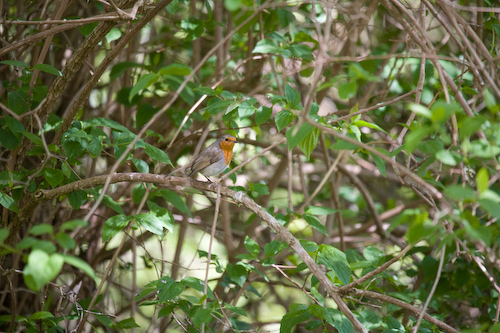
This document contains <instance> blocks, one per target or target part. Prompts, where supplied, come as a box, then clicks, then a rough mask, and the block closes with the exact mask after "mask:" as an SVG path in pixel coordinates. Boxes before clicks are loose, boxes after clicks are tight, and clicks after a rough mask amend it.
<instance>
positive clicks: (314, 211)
mask: <svg viewBox="0 0 500 333" xmlns="http://www.w3.org/2000/svg"><path fill="white" fill-rule="evenodd" d="M337 211H338V210H337V209H333V208H330V207H323V206H309V207H307V208H306V210H305V212H306V213H307V214H311V215H330V214H333V213H336V212H337Z"/></svg>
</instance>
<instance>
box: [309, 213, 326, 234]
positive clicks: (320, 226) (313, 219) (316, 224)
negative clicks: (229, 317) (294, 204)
mask: <svg viewBox="0 0 500 333" xmlns="http://www.w3.org/2000/svg"><path fill="white" fill-rule="evenodd" d="M303 218H304V220H306V222H307V224H309V225H310V226H311V227H313V228H314V229H316V230H317V231H319V232H321V233H322V234H323V235H325V236H328V233H327V232H326V227H325V226H324V225H323V224H321V222H320V221H319V219H318V218H317V217H316V216H313V215H309V214H304V215H303Z"/></svg>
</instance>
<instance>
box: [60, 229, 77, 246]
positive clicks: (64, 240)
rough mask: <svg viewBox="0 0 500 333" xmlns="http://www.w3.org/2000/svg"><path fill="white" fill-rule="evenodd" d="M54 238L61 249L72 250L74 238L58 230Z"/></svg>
mask: <svg viewBox="0 0 500 333" xmlns="http://www.w3.org/2000/svg"><path fill="white" fill-rule="evenodd" d="M55 239H56V240H57V243H59V245H61V247H62V248H63V249H66V250H73V249H74V248H75V247H76V241H75V239H74V238H73V237H71V236H70V235H69V234H67V233H65V232H58V233H57V234H56V235H55Z"/></svg>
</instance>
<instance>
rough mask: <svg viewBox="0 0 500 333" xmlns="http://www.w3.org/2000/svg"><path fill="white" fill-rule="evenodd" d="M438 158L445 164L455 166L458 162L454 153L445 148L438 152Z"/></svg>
mask: <svg viewBox="0 0 500 333" xmlns="http://www.w3.org/2000/svg"><path fill="white" fill-rule="evenodd" d="M436 159H438V160H439V161H441V162H443V164H446V165H451V166H455V165H457V164H458V162H457V160H456V159H455V157H454V156H453V154H452V153H451V152H449V151H448V150H445V149H442V150H440V151H438V152H436Z"/></svg>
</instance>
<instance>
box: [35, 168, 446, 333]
mask: <svg viewBox="0 0 500 333" xmlns="http://www.w3.org/2000/svg"><path fill="white" fill-rule="evenodd" d="M107 180H109V182H110V184H114V183H119V182H147V183H152V184H155V185H160V186H177V187H181V188H182V187H192V188H195V189H198V190H203V191H208V192H213V193H217V185H216V184H215V183H209V182H202V181H198V180H194V179H191V178H181V177H171V176H164V175H156V174H147V173H115V174H111V175H101V176H97V177H92V178H89V179H83V180H79V181H76V182H74V183H70V184H67V185H63V186H60V187H57V188H54V189H51V190H39V191H38V192H36V193H35V197H36V199H35V201H36V204H38V203H40V202H42V201H46V200H51V199H54V198H57V197H60V196H64V195H67V194H69V193H72V192H74V191H77V190H84V189H88V188H93V187H96V186H101V185H104V184H105V183H106V181H107ZM220 195H221V196H225V197H228V198H231V199H233V200H234V201H235V202H236V203H238V204H241V205H243V206H244V207H246V208H247V209H248V210H250V211H252V212H253V213H255V214H256V215H257V216H259V217H260V218H261V219H262V220H264V222H266V223H267V225H268V226H269V227H271V229H273V230H274V231H275V232H276V233H277V234H279V235H280V236H281V238H282V239H283V240H284V241H286V242H287V244H288V245H289V246H290V247H291V248H292V249H293V250H294V251H295V253H297V255H298V256H299V257H300V258H301V259H302V261H303V262H304V263H305V264H306V265H307V267H308V268H309V269H310V271H311V272H312V273H313V274H314V275H315V276H316V278H317V279H318V281H319V282H320V283H321V285H322V286H323V287H324V288H325V289H326V291H327V292H328V294H329V295H330V296H331V297H332V299H333V300H334V301H335V302H336V303H337V305H338V307H339V309H340V310H341V311H342V312H343V313H344V314H345V315H346V317H347V318H348V319H349V320H350V321H351V323H352V324H353V326H354V327H355V329H356V330H358V331H360V332H367V330H366V329H365V328H364V327H363V325H362V324H361V323H360V322H359V321H358V319H357V318H356V317H355V316H354V314H353V313H352V311H351V310H350V309H349V307H348V306H347V304H346V303H345V302H344V301H343V299H342V297H341V295H345V294H346V293H347V294H350V295H357V296H367V297H370V298H374V299H377V300H381V301H383V302H387V303H391V304H395V305H397V306H400V307H402V308H405V309H408V310H409V311H411V312H412V313H414V314H416V315H417V316H418V315H420V313H421V312H422V311H421V310H419V309H417V308H416V307H414V306H412V305H410V304H408V303H406V302H403V301H401V300H398V299H396V298H393V297H390V296H386V295H383V294H379V293H376V292H371V291H365V290H359V289H356V288H352V289H349V290H347V291H346V290H345V289H343V290H342V289H341V288H339V287H336V286H335V285H334V284H333V283H332V282H331V281H330V279H329V278H328V277H327V276H326V274H325V273H324V271H323V270H322V269H321V268H320V267H319V266H318V264H317V263H316V262H315V261H314V259H313V258H312V257H311V256H310V255H309V253H307V251H306V250H305V249H304V248H303V247H302V245H301V244H300V242H299V240H298V239H297V238H295V236H293V235H292V234H291V232H290V231H289V230H288V229H286V228H285V227H284V226H283V225H281V223H279V222H278V220H276V218H274V216H272V215H271V214H270V213H269V212H267V210H265V209H264V208H263V207H262V206H260V205H259V204H257V203H256V202H255V201H254V200H252V199H251V198H250V197H248V196H247V195H246V194H245V193H244V192H242V191H239V192H236V191H233V190H231V189H229V188H227V187H225V186H221V187H220ZM36 204H35V205H34V206H35V207H36ZM33 209H34V208H33ZM405 250H406V249H405ZM402 252H404V251H402ZM390 263H392V261H390ZM384 268H385V267H384ZM424 319H425V320H427V321H429V322H430V323H432V324H434V325H436V326H437V327H438V328H440V329H442V330H443V331H445V332H456V330H455V329H453V328H452V327H451V326H449V325H447V324H445V323H443V322H441V321H439V320H438V319H436V318H434V317H432V316H430V315H428V314H425V315H424Z"/></svg>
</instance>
